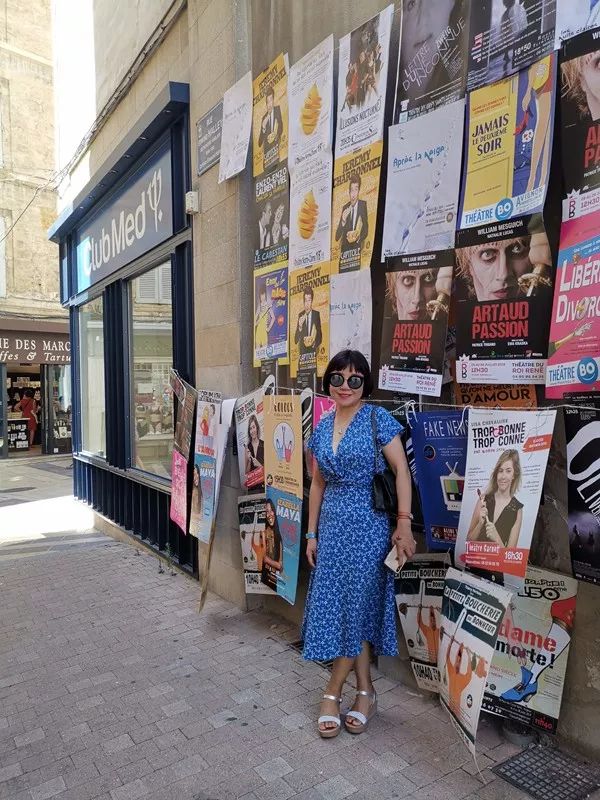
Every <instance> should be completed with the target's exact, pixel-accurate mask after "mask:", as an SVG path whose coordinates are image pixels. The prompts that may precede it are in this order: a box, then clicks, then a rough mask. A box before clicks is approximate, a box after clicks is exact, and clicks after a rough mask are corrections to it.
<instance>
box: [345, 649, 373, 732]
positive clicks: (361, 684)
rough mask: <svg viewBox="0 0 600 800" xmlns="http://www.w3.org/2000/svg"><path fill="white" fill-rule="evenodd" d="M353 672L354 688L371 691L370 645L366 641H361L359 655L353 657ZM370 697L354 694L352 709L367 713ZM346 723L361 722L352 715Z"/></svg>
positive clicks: (356, 723)
mask: <svg viewBox="0 0 600 800" xmlns="http://www.w3.org/2000/svg"><path fill="white" fill-rule="evenodd" d="M354 673H355V675H356V688H357V689H358V690H359V691H361V692H372V691H373V681H372V680H371V646H370V644H369V643H368V642H363V649H362V650H361V652H360V655H358V656H356V658H355V659H354ZM371 703H372V698H370V697H365V696H364V695H362V694H357V695H356V700H355V702H354V705H353V706H352V710H353V711H360V712H361V713H363V714H364V715H365V716H366V715H367V714H368V713H369V708H370V707H371ZM347 724H348V725H357V726H358V727H360V725H361V723H360V722H359V721H358V720H357V719H355V718H354V717H349V718H348V720H347Z"/></svg>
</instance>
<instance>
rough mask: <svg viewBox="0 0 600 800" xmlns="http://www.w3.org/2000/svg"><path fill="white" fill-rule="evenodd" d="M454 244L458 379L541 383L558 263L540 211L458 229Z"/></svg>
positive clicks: (461, 380) (474, 381)
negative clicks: (554, 263)
mask: <svg viewBox="0 0 600 800" xmlns="http://www.w3.org/2000/svg"><path fill="white" fill-rule="evenodd" d="M456 245H457V247H456V281H455V292H454V298H455V300H456V312H457V313H456V358H457V361H456V371H457V379H458V380H459V381H460V382H461V383H490V384H499V383H501V384H510V383H540V384H543V383H544V381H545V372H546V357H547V354H548V332H549V329H550V316H551V309H552V288H553V281H554V268H553V265H552V254H551V252H550V245H549V243H548V237H547V235H546V231H545V229H544V224H543V222H542V215H541V214H536V215H534V216H532V217H519V218H518V219H513V220H509V221H508V222H505V223H503V224H502V225H499V224H493V225H487V226H484V227H482V228H470V229H468V230H464V231H459V233H458V234H457V240H456Z"/></svg>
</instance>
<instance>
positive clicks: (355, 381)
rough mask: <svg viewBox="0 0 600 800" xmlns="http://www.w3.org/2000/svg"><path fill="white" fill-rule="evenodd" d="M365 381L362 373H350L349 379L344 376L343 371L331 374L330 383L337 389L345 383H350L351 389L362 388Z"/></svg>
mask: <svg viewBox="0 0 600 800" xmlns="http://www.w3.org/2000/svg"><path fill="white" fill-rule="evenodd" d="M364 382H365V379H364V378H363V376H362V375H350V376H349V377H348V380H346V378H344V376H343V375H342V373H341V372H332V373H331V375H330V376H329V384H330V386H333V387H334V388H335V389H339V388H340V387H342V386H343V385H344V383H347V384H348V388H349V389H360V387H361V386H362V385H363V383H364Z"/></svg>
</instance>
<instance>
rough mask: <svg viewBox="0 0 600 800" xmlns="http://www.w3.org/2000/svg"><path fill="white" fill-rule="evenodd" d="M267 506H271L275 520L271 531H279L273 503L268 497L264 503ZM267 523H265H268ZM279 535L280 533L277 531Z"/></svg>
mask: <svg viewBox="0 0 600 800" xmlns="http://www.w3.org/2000/svg"><path fill="white" fill-rule="evenodd" d="M266 504H267V505H268V506H271V511H272V512H273V517H274V518H275V521H274V522H273V531H274V533H279V520H278V519H277V511H276V510H275V503H274V502H273V501H272V500H271V499H270V498H269V499H268V500H267V503H266ZM268 524H269V523H267V525H268ZM279 535H280V536H281V533H279Z"/></svg>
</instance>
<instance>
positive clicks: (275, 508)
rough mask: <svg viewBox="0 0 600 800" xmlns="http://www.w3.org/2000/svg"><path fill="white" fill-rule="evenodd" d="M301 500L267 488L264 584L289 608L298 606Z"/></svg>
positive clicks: (262, 576)
mask: <svg viewBox="0 0 600 800" xmlns="http://www.w3.org/2000/svg"><path fill="white" fill-rule="evenodd" d="M301 521H302V498H301V497H298V496H297V495H295V494H290V493H289V492H282V491H280V490H279V489H276V488H275V487H274V486H267V499H266V503H265V530H264V555H263V566H262V571H261V580H262V582H263V583H264V584H265V585H266V586H268V587H269V588H271V589H272V590H273V591H275V592H276V593H277V594H278V595H279V597H282V598H283V599H284V600H286V601H287V602H288V603H290V605H294V603H295V602H296V589H297V586H298V565H299V563H300V541H301V539H302V535H301Z"/></svg>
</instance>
